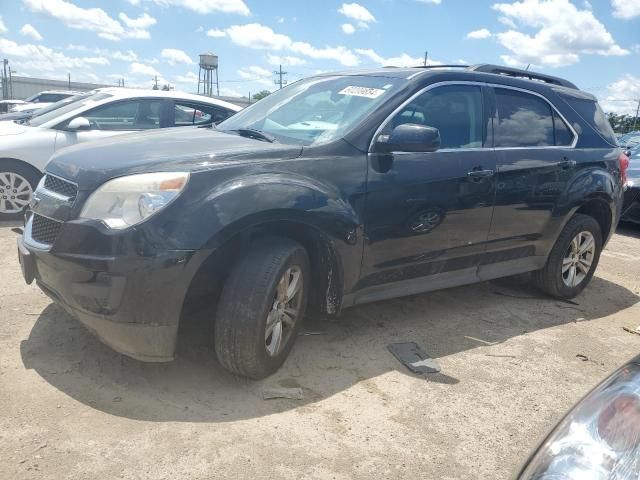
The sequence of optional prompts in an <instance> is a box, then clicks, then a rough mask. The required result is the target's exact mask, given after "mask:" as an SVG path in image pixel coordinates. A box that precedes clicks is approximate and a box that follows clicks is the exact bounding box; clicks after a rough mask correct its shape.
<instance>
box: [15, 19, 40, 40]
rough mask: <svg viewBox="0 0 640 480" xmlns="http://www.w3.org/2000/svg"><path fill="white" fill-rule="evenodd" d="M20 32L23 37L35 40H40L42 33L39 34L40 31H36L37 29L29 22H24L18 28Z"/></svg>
mask: <svg viewBox="0 0 640 480" xmlns="http://www.w3.org/2000/svg"><path fill="white" fill-rule="evenodd" d="M20 33H21V34H22V35H24V36H25V37H31V38H33V39H34V40H35V41H37V42H39V41H40V40H42V35H40V32H38V30H36V29H35V28H34V26H33V25H31V24H30V23H25V24H24V25H23V26H22V28H21V29H20Z"/></svg>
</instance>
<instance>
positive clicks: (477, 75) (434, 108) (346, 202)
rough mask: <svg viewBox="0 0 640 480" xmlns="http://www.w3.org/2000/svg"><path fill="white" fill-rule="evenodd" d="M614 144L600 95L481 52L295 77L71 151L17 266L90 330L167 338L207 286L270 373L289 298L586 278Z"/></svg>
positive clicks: (237, 359) (247, 353) (288, 330)
mask: <svg viewBox="0 0 640 480" xmlns="http://www.w3.org/2000/svg"><path fill="white" fill-rule="evenodd" d="M626 160H627V159H626V157H624V156H623V155H621V150H620V149H619V148H618V147H617V146H616V139H615V137H614V135H613V132H612V131H611V129H610V127H609V124H608V123H607V120H606V119H605V117H604V115H603V114H602V111H601V110H600V108H599V106H598V104H597V102H596V99H595V98H594V97H593V96H591V95H589V94H587V93H584V92H582V91H580V90H579V89H578V88H577V87H576V86H575V85H573V84H572V83H569V82H567V81H565V80H562V79H559V78H555V77H550V76H546V75H541V74H536V73H533V72H530V71H521V70H516V69H509V68H504V67H497V66H492V65H476V66H473V67H466V68H442V67H441V68H383V69H378V70H367V71H360V72H348V73H335V74H326V75H321V76H317V77H314V78H308V79H305V80H301V81H298V82H296V83H294V84H292V85H290V86H288V87H287V88H285V89H282V90H280V91H278V92H276V93H273V94H272V95H270V96H269V97H267V98H266V99H264V100H261V101H260V102H258V103H256V104H254V105H252V106H251V107H249V108H247V109H246V110H244V111H242V112H240V113H238V114H236V115H235V116H234V117H232V118H230V119H228V120H226V121H225V122H223V123H222V124H220V125H219V126H218V127H217V128H189V129H187V130H185V129H179V130H178V129H168V130H164V131H154V132H148V133H141V134H134V135H128V136H126V137H118V138H116V139H113V138H112V139H108V140H105V141H97V142H93V143H90V144H84V145H78V146H74V147H70V148H68V149H65V150H63V151H61V152H60V153H58V154H56V155H54V157H53V158H52V160H51V161H50V163H49V164H48V165H47V167H46V175H45V177H44V178H43V179H42V181H41V182H40V185H39V186H38V188H37V191H36V193H35V198H34V201H33V204H32V207H31V210H32V212H31V214H30V216H29V217H28V220H27V222H26V226H25V231H24V235H23V237H21V238H20V239H19V241H18V247H19V252H20V255H19V256H20V259H21V264H22V267H23V271H24V275H25V278H26V281H27V283H30V282H31V281H32V280H33V279H34V278H35V279H36V281H37V283H38V285H39V286H40V288H41V289H42V290H43V291H44V292H45V293H47V294H48V295H50V296H51V297H52V298H53V299H54V300H55V301H56V302H58V303H59V304H60V305H62V306H63V307H64V308H65V309H66V310H67V311H68V312H69V313H71V314H72V315H73V316H75V317H76V318H78V319H79V320H80V321H81V322H82V323H84V324H85V325H86V326H87V327H88V328H89V329H90V330H91V331H93V332H94V333H95V334H96V335H98V336H99V337H100V339H102V340H103V341H104V342H105V343H106V344H108V345H110V346H111V347H113V348H114V349H116V350H117V351H119V352H122V353H124V354H126V355H129V356H131V357H134V358H137V359H140V360H144V361H167V360H171V359H172V358H173V355H174V348H175V344H176V336H177V332H178V324H179V320H180V318H181V314H182V312H183V309H184V308H185V306H186V305H188V304H190V302H192V301H195V300H197V299H198V298H202V297H204V298H206V299H209V300H211V301H214V302H217V314H216V316H215V318H212V319H211V321H212V322H215V329H214V330H215V338H214V339H213V343H214V345H215V350H216V353H217V356H218V359H219V360H220V362H221V363H222V364H223V365H224V366H225V367H226V368H228V369H229V370H231V371H233V372H236V373H238V374H241V375H246V376H248V377H252V378H261V377H265V376H267V375H269V374H271V373H273V372H274V371H275V370H276V369H278V367H279V366H280V365H281V364H282V362H283V361H284V360H285V358H286V356H287V354H288V353H289V351H290V350H291V347H292V346H293V343H294V340H295V338H296V335H297V332H298V329H299V327H300V323H301V321H302V318H303V315H304V313H305V310H307V309H312V310H314V311H317V312H321V313H323V314H325V315H327V314H328V315H335V314H338V313H339V312H340V310H341V309H342V308H345V307H350V306H352V305H357V304H361V303H365V302H373V301H377V300H382V299H387V298H392V297H398V296H402V295H412V294H416V293H419V292H425V291H428V290H434V289H440V288H447V287H453V286H456V285H463V284H469V283H473V282H479V281H483V280H488V279H492V278H497V277H503V276H506V275H513V274H518V273H522V272H533V278H534V281H535V284H536V285H537V286H538V287H540V288H541V289H543V290H544V291H546V292H548V293H549V294H550V295H552V296H554V297H558V298H570V297H573V296H575V295H577V294H578V293H579V292H580V291H581V290H582V289H583V288H585V286H586V285H587V284H588V283H589V281H590V279H591V277H592V276H593V273H594V271H595V269H596V266H597V264H598V259H599V256H600V252H601V251H602V248H603V246H604V244H605V243H606V241H607V240H608V239H609V237H610V236H611V235H612V232H613V231H614V229H615V227H616V224H617V222H618V218H619V215H620V214H619V212H620V206H621V202H622V194H623V187H622V185H623V184H622V178H623V177H624V166H625V165H626V163H625V162H626Z"/></svg>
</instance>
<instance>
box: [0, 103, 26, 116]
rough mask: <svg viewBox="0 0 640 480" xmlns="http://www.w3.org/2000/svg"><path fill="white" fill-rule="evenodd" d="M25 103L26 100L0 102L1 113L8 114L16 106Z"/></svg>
mask: <svg viewBox="0 0 640 480" xmlns="http://www.w3.org/2000/svg"><path fill="white" fill-rule="evenodd" d="M23 103H25V101H24V100H0V113H6V112H8V111H9V110H10V109H11V108H12V107H14V106H15V105H21V104H23Z"/></svg>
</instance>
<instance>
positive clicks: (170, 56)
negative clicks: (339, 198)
mask: <svg viewBox="0 0 640 480" xmlns="http://www.w3.org/2000/svg"><path fill="white" fill-rule="evenodd" d="M160 55H161V56H162V58H164V59H165V60H166V61H167V63H168V64H169V65H172V66H173V65H175V64H176V63H183V64H185V65H192V64H193V60H191V57H189V55H187V53H186V52H184V51H182V50H178V49H176V48H164V49H162V52H160Z"/></svg>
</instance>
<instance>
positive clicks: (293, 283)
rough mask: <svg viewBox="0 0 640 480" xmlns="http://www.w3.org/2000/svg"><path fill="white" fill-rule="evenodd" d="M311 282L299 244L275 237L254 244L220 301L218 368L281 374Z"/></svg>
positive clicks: (261, 375)
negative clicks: (281, 367)
mask: <svg viewBox="0 0 640 480" xmlns="http://www.w3.org/2000/svg"><path fill="white" fill-rule="evenodd" d="M309 280H310V275H309V258H308V256H307V252H306V250H305V249H304V248H303V247H302V246H301V245H300V244H299V243H297V242H294V241H292V240H288V239H284V238H282V239H280V238H274V239H270V240H268V241H265V242H263V243H261V244H259V245H254V246H253V247H252V249H251V252H250V253H249V254H248V255H247V256H246V257H244V258H243V259H241V260H240V261H239V262H238V263H237V264H236V265H235V267H234V268H233V269H232V271H231V273H230V275H229V277H228V278H227V281H226V283H225V286H224V288H223V290H222V294H221V296H220V303H219V305H218V312H217V316H216V321H215V329H214V330H215V340H214V341H215V349H216V355H217V357H218V360H219V361H220V363H221V364H222V365H223V366H224V367H225V368H227V369H228V370H230V371H232V372H234V373H237V374H240V375H244V376H246V377H250V378H255V379H259V378H264V377H267V376H269V375H271V374H272V373H274V372H275V371H276V370H278V368H280V366H281V365H282V363H283V362H284V361H285V359H286V358H287V355H288V354H289V352H290V351H291V348H292V347H293V343H294V341H295V339H296V336H297V334H298V330H299V328H300V323H301V322H302V318H303V316H304V312H305V309H306V306H307V293H308V291H309Z"/></svg>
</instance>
